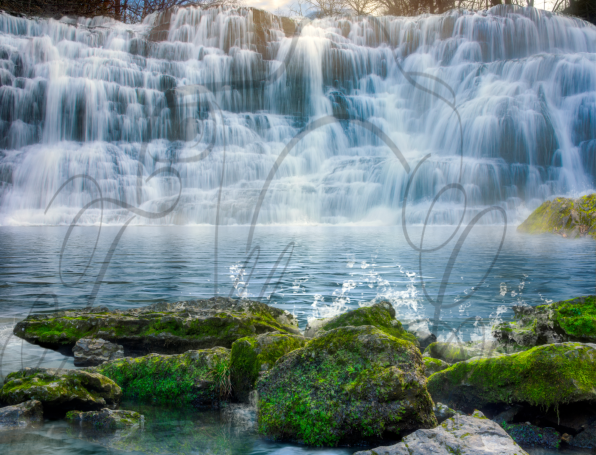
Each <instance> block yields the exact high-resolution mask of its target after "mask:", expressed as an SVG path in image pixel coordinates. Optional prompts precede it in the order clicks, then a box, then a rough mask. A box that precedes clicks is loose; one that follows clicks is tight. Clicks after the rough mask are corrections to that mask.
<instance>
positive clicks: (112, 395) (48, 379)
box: [0, 368, 122, 417]
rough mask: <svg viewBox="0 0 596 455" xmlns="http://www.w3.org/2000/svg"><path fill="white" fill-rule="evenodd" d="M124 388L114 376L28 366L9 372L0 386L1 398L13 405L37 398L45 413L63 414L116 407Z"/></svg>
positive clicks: (52, 415)
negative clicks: (110, 377) (119, 385)
mask: <svg viewBox="0 0 596 455" xmlns="http://www.w3.org/2000/svg"><path fill="white" fill-rule="evenodd" d="M121 395H122V391H121V390H120V387H118V385H117V384H116V383H115V382H113V381H112V380H110V379H108V378H106V377H105V376H102V375H101V374H97V373H89V372H86V371H81V370H57V369H52V368H25V369H24V370H21V371H17V372H15V373H10V374H9V375H8V376H7V377H6V379H5V380H4V387H2V389H1V390H0V400H1V401H3V402H5V403H8V404H10V405H14V404H18V403H24V402H25V401H29V400H38V401H41V403H42V404H43V410H44V414H45V415H46V416H49V417H62V416H64V415H65V414H66V413H67V412H68V411H71V410H84V411H94V410H99V409H102V408H105V407H112V408H115V407H116V406H117V405H118V403H119V402H120V397H121Z"/></svg>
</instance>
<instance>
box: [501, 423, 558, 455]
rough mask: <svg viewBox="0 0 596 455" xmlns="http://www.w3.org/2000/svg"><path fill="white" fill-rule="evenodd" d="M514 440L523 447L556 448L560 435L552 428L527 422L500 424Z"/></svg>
mask: <svg viewBox="0 0 596 455" xmlns="http://www.w3.org/2000/svg"><path fill="white" fill-rule="evenodd" d="M501 425H502V427H503V429H504V430H505V431H506V432H507V433H508V434H509V436H511V437H512V438H513V440H514V441H515V442H517V443H518V444H520V445H522V446H523V447H545V448H548V449H558V448H559V445H560V444H561V435H560V434H559V433H558V432H557V431H556V430H555V429H554V428H548V427H547V428H540V427H537V426H536V425H532V424H528V423H517V424H507V423H505V424H501Z"/></svg>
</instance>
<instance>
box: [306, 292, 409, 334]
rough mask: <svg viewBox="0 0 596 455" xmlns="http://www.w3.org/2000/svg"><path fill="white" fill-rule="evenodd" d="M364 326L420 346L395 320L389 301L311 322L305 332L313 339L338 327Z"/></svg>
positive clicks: (393, 310)
mask: <svg viewBox="0 0 596 455" xmlns="http://www.w3.org/2000/svg"><path fill="white" fill-rule="evenodd" d="M363 325H371V326H374V327H376V328H377V329H379V330H381V331H382V332H385V333H387V334H388V335H391V336H394V337H396V338H401V339H404V340H407V341H410V342H412V343H414V344H415V345H417V344H418V341H417V340H416V336H415V335H413V334H411V333H409V332H407V331H406V330H405V329H404V328H403V327H402V324H401V322H399V321H398V320H397V319H395V309H394V308H393V305H391V303H389V302H387V301H383V302H379V303H375V304H374V305H371V306H364V307H360V308H357V309H355V310H350V311H347V312H346V313H343V314H340V315H339V316H335V317H332V318H326V319H315V320H313V321H310V322H309V324H308V326H307V327H306V329H305V331H304V336H305V337H307V338H313V337H315V336H318V335H322V334H324V333H325V332H328V331H329V330H333V329H336V328H338V327H348V326H352V327H360V326H363Z"/></svg>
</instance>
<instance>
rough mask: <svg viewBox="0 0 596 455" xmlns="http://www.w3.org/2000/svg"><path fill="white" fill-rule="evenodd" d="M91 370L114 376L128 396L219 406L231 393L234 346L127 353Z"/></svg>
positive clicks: (148, 399) (163, 401)
mask: <svg viewBox="0 0 596 455" xmlns="http://www.w3.org/2000/svg"><path fill="white" fill-rule="evenodd" d="M87 370H88V371H90V372H94V373H100V374H102V375H104V376H106V377H108V378H110V379H111V380H113V381H114V382H115V383H117V384H118V385H119V386H120V387H122V392H123V395H124V397H127V398H133V399H136V400H141V401H149V402H151V403H156V402H157V403H168V404H170V403H188V404H193V405H196V406H218V405H219V403H220V401H225V400H228V399H229V397H230V394H231V385H230V350H229V349H225V348H213V349H202V350H198V351H187V352H185V353H184V354H179V355H162V354H149V355H146V356H143V357H137V358H132V357H126V358H124V359H118V360H113V361H110V362H106V363H102V364H101V365H99V366H97V367H93V368H88V369H87Z"/></svg>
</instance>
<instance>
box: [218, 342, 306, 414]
mask: <svg viewBox="0 0 596 455" xmlns="http://www.w3.org/2000/svg"><path fill="white" fill-rule="evenodd" d="M305 344H306V339H305V338H304V337H302V336H299V335H287V334H283V333H264V334H262V335H259V336H257V337H246V338H241V339H239V340H238V341H236V342H234V344H233V345H232V354H231V364H230V372H231V381H232V390H233V391H234V396H235V397H236V398H237V399H238V400H239V401H241V402H244V403H247V402H248V395H249V393H250V392H251V391H253V390H254V389H255V384H256V382H257V379H259V376H260V375H262V374H263V373H265V372H266V371H268V370H269V369H271V367H273V365H274V364H275V362H276V361H277V359H279V358H280V357H281V356H283V355H284V354H287V353H288V352H292V351H294V350H296V349H300V348H301V347H303V346H304V345H305Z"/></svg>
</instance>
